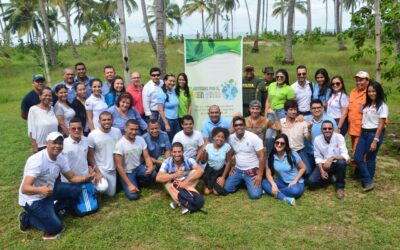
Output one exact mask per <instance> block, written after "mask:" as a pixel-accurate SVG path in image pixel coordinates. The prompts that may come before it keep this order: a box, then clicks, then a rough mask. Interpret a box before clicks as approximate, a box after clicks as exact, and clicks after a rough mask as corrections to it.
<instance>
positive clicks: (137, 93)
mask: <svg viewBox="0 0 400 250" xmlns="http://www.w3.org/2000/svg"><path fill="white" fill-rule="evenodd" d="M142 90H143V86H142V85H140V90H137V88H136V87H135V86H134V85H133V83H130V84H129V86H128V87H127V88H126V92H127V93H129V94H131V96H132V98H133V103H132V107H134V108H135V109H136V110H137V111H138V112H139V114H140V115H141V116H143V115H144V109H143V99H142Z"/></svg>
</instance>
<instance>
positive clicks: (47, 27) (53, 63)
mask: <svg viewBox="0 0 400 250" xmlns="http://www.w3.org/2000/svg"><path fill="white" fill-rule="evenodd" d="M39 6H40V13H41V14H42V20H43V24H44V30H45V33H46V36H47V40H48V43H49V55H50V65H51V67H52V68H55V67H56V64H57V59H56V51H55V47H54V43H53V37H52V35H51V33H50V25H49V19H48V14H47V11H46V8H45V2H44V0H39Z"/></svg>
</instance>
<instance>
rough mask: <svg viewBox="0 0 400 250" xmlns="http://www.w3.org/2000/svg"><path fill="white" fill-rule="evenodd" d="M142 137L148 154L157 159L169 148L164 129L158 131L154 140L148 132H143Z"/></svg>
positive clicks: (169, 144)
mask: <svg viewBox="0 0 400 250" xmlns="http://www.w3.org/2000/svg"><path fill="white" fill-rule="evenodd" d="M143 139H144V140H145V141H146V144H147V150H149V153H150V156H151V157H153V158H154V159H158V157H160V156H162V155H164V153H165V151H169V150H171V143H170V142H169V138H168V134H167V133H166V132H164V131H160V134H159V135H158V138H157V139H156V140H153V138H151V135H150V134H149V133H146V134H144V135H143Z"/></svg>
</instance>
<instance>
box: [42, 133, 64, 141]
mask: <svg viewBox="0 0 400 250" xmlns="http://www.w3.org/2000/svg"><path fill="white" fill-rule="evenodd" d="M60 137H61V139H63V140H64V137H63V135H62V134H61V133H60V132H57V131H54V132H51V133H50V134H48V135H47V137H46V141H55V140H57V139H58V138H60Z"/></svg>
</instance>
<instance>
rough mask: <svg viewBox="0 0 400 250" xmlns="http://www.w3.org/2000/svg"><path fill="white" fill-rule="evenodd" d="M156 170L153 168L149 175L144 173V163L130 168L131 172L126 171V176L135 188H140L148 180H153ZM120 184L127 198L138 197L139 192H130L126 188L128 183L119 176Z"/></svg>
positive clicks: (133, 198) (134, 198)
mask: <svg viewBox="0 0 400 250" xmlns="http://www.w3.org/2000/svg"><path fill="white" fill-rule="evenodd" d="M156 174H157V173H156V170H154V171H153V172H152V173H151V174H150V175H147V174H146V166H145V165H140V166H139V167H137V168H136V169H134V170H132V172H131V173H126V176H128V179H129V181H130V182H131V183H132V184H133V185H134V186H135V187H136V188H139V187H140V188H141V187H143V186H145V185H147V184H148V183H149V182H150V181H152V180H154V179H155V178H156ZM121 185H122V188H123V189H124V193H125V196H126V198H128V200H131V201H132V200H138V199H139V198H140V193H139V192H137V193H130V192H129V189H128V185H127V184H126V183H125V182H124V181H123V180H122V178H121Z"/></svg>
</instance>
